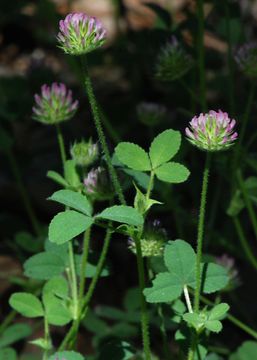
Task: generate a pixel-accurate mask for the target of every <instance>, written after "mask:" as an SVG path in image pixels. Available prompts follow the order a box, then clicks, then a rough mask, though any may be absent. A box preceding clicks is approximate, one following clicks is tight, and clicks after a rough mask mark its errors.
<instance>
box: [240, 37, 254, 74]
mask: <svg viewBox="0 0 257 360" xmlns="http://www.w3.org/2000/svg"><path fill="white" fill-rule="evenodd" d="M235 60H236V63H237V65H238V66H239V68H240V70H241V71H242V72H243V73H244V74H245V75H246V76H248V77H257V42H250V43H246V44H244V45H242V46H241V47H240V48H239V49H238V51H237V53H236V55H235Z"/></svg>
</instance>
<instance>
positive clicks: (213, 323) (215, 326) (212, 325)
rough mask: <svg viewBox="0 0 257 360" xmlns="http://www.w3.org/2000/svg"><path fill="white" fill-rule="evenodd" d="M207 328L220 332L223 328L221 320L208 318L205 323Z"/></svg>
mask: <svg viewBox="0 0 257 360" xmlns="http://www.w3.org/2000/svg"><path fill="white" fill-rule="evenodd" d="M205 327H206V329H208V330H210V331H212V332H215V333H218V332H220V331H221V330H222V324H221V322H220V321H219V320H210V321H209V320H207V321H206V323H205Z"/></svg>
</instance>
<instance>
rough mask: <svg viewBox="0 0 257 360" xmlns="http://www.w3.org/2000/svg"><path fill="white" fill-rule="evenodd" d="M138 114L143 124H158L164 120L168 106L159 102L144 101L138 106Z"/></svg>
mask: <svg viewBox="0 0 257 360" xmlns="http://www.w3.org/2000/svg"><path fill="white" fill-rule="evenodd" d="M137 115H138V118H139V120H140V121H141V122H142V123H143V124H145V125H147V126H156V125H158V124H159V123H160V122H161V121H162V120H164V118H165V115H166V108H165V106H162V105H159V104H155V103H150V102H142V103H140V104H139V105H138V106H137Z"/></svg>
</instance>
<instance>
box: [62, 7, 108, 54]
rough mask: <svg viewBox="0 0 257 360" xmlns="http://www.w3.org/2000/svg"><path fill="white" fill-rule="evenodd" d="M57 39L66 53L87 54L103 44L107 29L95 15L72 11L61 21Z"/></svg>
mask: <svg viewBox="0 0 257 360" xmlns="http://www.w3.org/2000/svg"><path fill="white" fill-rule="evenodd" d="M57 40H58V42H59V44H60V47H61V48H62V49H63V50H64V52H65V53H66V54H70V55H82V54H87V53H89V52H91V51H93V50H95V49H97V48H99V47H101V46H102V45H103V43H104V42H105V40H106V29H105V28H104V26H103V24H102V23H101V21H100V20H99V19H97V18H95V17H92V16H88V15H86V14H84V13H72V14H69V15H67V16H66V18H65V19H64V20H61V21H60V23H59V33H58V35H57Z"/></svg>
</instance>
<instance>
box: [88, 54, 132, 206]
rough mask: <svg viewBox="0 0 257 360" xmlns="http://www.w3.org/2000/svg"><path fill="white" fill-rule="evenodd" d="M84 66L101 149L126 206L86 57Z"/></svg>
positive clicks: (114, 183) (117, 192)
mask: <svg viewBox="0 0 257 360" xmlns="http://www.w3.org/2000/svg"><path fill="white" fill-rule="evenodd" d="M82 66H83V70H84V76H85V87H86V92H87V95H88V100H89V103H90V106H91V110H92V114H93V119H94V123H95V127H96V131H97V134H98V137H99V141H100V144H101V147H102V150H103V152H104V155H105V159H106V162H107V166H108V170H109V174H110V178H111V180H112V183H113V187H114V190H115V192H116V194H117V195H118V198H119V201H120V203H121V204H123V205H125V204H126V201H125V198H124V195H123V192H122V188H121V185H120V182H119V179H118V176H117V173H116V171H115V169H114V166H113V164H112V159H111V155H110V151H109V149H108V146H107V143H106V138H105V134H104V132H103V127H102V123H101V118H100V112H99V108H98V104H97V101H96V98H95V94H94V90H93V86H92V82H91V78H90V75H89V71H88V64H87V59H86V57H84V58H83V64H82Z"/></svg>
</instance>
